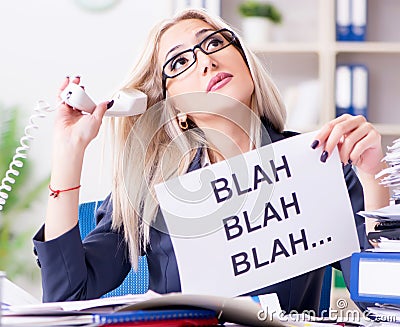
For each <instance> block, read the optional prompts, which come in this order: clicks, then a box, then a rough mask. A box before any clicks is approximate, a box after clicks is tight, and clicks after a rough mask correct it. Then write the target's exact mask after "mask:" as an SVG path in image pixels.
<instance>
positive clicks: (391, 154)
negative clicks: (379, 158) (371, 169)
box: [375, 139, 400, 201]
mask: <svg viewBox="0 0 400 327" xmlns="http://www.w3.org/2000/svg"><path fill="white" fill-rule="evenodd" d="M383 160H384V161H386V163H387V164H388V166H389V167H388V168H386V169H383V170H382V171H381V172H380V173H378V174H377V175H376V176H375V177H376V178H381V177H383V176H385V177H383V178H382V181H381V184H382V185H385V186H387V187H390V188H391V189H392V190H393V195H392V196H393V199H394V200H395V201H396V200H400V139H397V140H395V141H393V144H392V145H391V146H389V147H388V151H387V153H386V156H385V157H384V158H383Z"/></svg>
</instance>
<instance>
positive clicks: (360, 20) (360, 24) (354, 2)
mask: <svg viewBox="0 0 400 327" xmlns="http://www.w3.org/2000/svg"><path fill="white" fill-rule="evenodd" d="M350 12H351V20H350V21H351V25H350V34H351V37H350V38H351V40H352V41H365V39H366V30H367V0H351V10H350Z"/></svg>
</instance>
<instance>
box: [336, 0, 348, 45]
mask: <svg viewBox="0 0 400 327" xmlns="http://www.w3.org/2000/svg"><path fill="white" fill-rule="evenodd" d="M350 1H351V0H336V41H351V14H350V13H351V11H350V10H351V9H350Z"/></svg>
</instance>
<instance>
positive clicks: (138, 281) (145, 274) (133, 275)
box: [79, 201, 149, 297]
mask: <svg viewBox="0 0 400 327" xmlns="http://www.w3.org/2000/svg"><path fill="white" fill-rule="evenodd" d="M101 203H102V201H99V202H86V203H81V204H80V205H79V229H80V233H81V238H82V239H84V238H85V236H86V235H87V234H88V233H89V232H90V231H91V230H93V229H94V228H95V226H96V221H95V211H96V210H97V208H98V207H99V206H100V205H101ZM148 288H149V271H148V268H147V260H146V257H144V256H143V257H140V258H139V263H138V271H137V272H135V271H133V269H131V271H130V272H129V273H128V275H127V276H126V278H125V280H124V281H123V282H122V284H121V285H120V286H118V287H117V288H116V289H114V290H112V291H111V292H109V293H107V294H105V295H103V297H111V296H119V295H126V294H140V293H146V292H147V290H148Z"/></svg>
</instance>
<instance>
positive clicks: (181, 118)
mask: <svg viewBox="0 0 400 327" xmlns="http://www.w3.org/2000/svg"><path fill="white" fill-rule="evenodd" d="M177 117H178V123H179V126H180V127H181V129H182V130H187V129H188V127H189V125H188V122H187V115H186V114H184V113H181V112H180V113H179V114H178V116H177Z"/></svg>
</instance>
